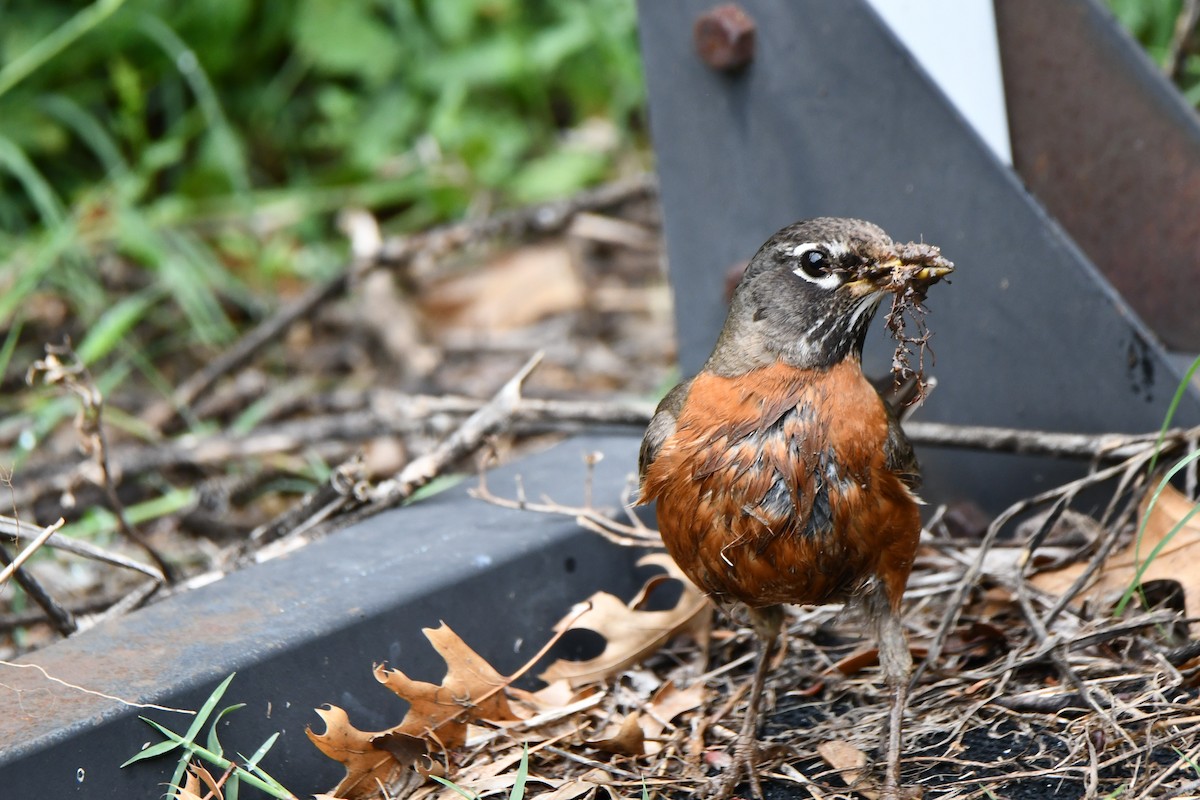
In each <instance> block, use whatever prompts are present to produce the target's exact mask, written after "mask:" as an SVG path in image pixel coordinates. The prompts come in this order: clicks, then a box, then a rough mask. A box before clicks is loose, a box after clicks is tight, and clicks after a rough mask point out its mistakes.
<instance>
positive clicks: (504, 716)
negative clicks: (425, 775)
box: [306, 623, 518, 800]
mask: <svg viewBox="0 0 1200 800" xmlns="http://www.w3.org/2000/svg"><path fill="white" fill-rule="evenodd" d="M423 633H424V634H425V638H427V639H428V640H429V643H430V644H432V645H433V648H434V649H435V650H437V652H438V654H439V655H441V657H442V659H443V660H444V661H445V662H446V677H445V678H444V679H443V680H442V683H441V685H440V686H439V685H435V684H432V683H425V682H424V681H415V680H413V679H412V678H409V677H408V676H407V675H405V674H404V673H403V672H401V671H400V670H388V669H384V668H383V667H382V666H377V667H375V679H376V680H378V681H379V682H380V683H382V684H384V685H385V686H387V687H388V688H389V689H391V690H392V691H393V692H395V693H396V694H397V695H398V696H399V697H401V698H402V699H404V700H407V701H408V703H409V706H410V707H409V710H408V713H407V714H405V716H404V719H403V720H402V721H401V722H400V724H399V725H397V726H396V727H394V728H389V729H388V730H386V731H377V732H374V733H372V732H369V731H360V730H358V729H357V728H355V727H354V726H353V725H351V724H350V720H349V718H348V717H347V716H346V712H345V711H343V710H342V709H340V708H338V707H337V706H330V707H328V708H325V709H317V714H319V715H320V717H321V719H322V720H324V722H325V733H321V734H318V733H315V732H313V730H312V729H311V728H309V729H308V730H307V731H306V733H307V734H308V738H309V739H311V740H312V742H313V744H315V745H316V746H317V747H318V748H319V749H320V750H321V752H323V753H324V754H325V755H327V756H329V757H330V758H332V759H334V760H335V761H339V762H341V763H342V765H343V766H344V767H345V768H346V777H345V778H343V779H342V780H341V781H340V782H339V783H338V785H337V786H336V787H334V789H333V790H332V791H331V792H330V794H332V795H333V796H335V797H339V798H345V800H359V798H366V797H373V796H375V795H376V794H377V793H378V783H377V781H381V782H383V783H384V785H387V784H389V783H392V782H393V781H394V780H395V779H397V778H398V777H400V774H401V772H402V771H403V770H406V769H408V768H410V767H411V766H412V765H413V764H415V763H416V762H417V759H418V758H420V757H421V756H422V755H424V754H425V753H426V752H429V751H430V750H441V749H447V750H449V749H453V748H455V747H459V746H461V745H462V744H463V742H464V741H465V740H466V735H467V725H468V724H470V723H472V722H475V721H479V720H487V721H490V722H507V721H513V720H516V719H518V717H517V716H516V715H515V714H513V712H512V709H511V708H510V707H509V705H508V698H507V697H506V696H505V694H504V689H505V687H506V686H507V685H508V683H509V679H508V678H505V677H504V676H502V675H501V674H500V673H498V672H497V671H496V670H495V669H493V668H492V666H491V665H490V664H488V663H487V661H485V660H484V659H483V658H482V657H481V656H480V655H479V654H478V653H476V652H475V651H474V650H472V649H471V648H470V647H468V646H467V644H466V643H465V642H463V640H462V639H460V638H459V637H458V634H456V633H455V632H454V631H452V630H451V629H450V627H449V626H448V625H446V624H445V623H442V625H441V626H440V627H437V628H425V629H424V631H423Z"/></svg>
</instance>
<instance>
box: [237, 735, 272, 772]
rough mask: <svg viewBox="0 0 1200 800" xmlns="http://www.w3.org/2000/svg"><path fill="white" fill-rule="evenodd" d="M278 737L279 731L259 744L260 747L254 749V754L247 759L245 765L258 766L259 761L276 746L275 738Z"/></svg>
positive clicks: (249, 766)
mask: <svg viewBox="0 0 1200 800" xmlns="http://www.w3.org/2000/svg"><path fill="white" fill-rule="evenodd" d="M278 738H279V734H278V733H273V734H271V737H270V738H269V739H267V740H266V741H265V742H263V743H262V744H261V745H259V748H258V749H257V750H255V751H254V754H253V755H251V756H250V757H249V758H247V759H245V762H246V763H245V766H246V767H248V768H256V767H257V766H258V762H259V761H262V760H263V758H264V757H265V756H266V755H267V753H269V752H270V751H271V748H272V747H274V746H275V740H277V739H278Z"/></svg>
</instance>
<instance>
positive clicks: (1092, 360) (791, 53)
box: [639, 0, 1200, 509]
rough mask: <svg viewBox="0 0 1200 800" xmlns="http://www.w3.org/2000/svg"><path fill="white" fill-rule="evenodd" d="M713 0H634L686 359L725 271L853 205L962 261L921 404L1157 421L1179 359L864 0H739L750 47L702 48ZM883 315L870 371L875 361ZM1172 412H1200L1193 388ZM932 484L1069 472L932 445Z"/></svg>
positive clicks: (1076, 422) (969, 417) (1006, 489)
mask: <svg viewBox="0 0 1200 800" xmlns="http://www.w3.org/2000/svg"><path fill="white" fill-rule="evenodd" d="M711 5H712V4H711V3H709V2H707V1H706V0H642V2H641V3H640V5H639V13H640V23H641V37H642V52H643V54H644V59H645V68H646V78H647V83H648V86H649V91H650V123H651V133H652V135H653V138H654V142H655V145H656V154H657V159H658V172H659V176H660V180H661V192H662V200H663V213H664V221H665V225H666V236H667V249H668V255H669V262H670V270H671V280H672V285H673V288H674V292H675V300H676V307H677V309H678V312H677V325H678V330H679V340H680V358H681V362H682V367H683V370H684V372H685V373H691V372H693V371H694V370H696V369H697V368H698V367H699V366H700V364H701V362H702V361H703V359H704V357H705V356H706V355H707V353H708V351H709V349H710V348H711V347H712V344H713V341H714V340H715V338H716V334H717V331H718V329H719V327H720V324H721V320H722V318H723V316H724V311H725V307H724V300H723V297H722V288H723V283H724V275H725V271H726V270H727V269H728V267H729V266H730V265H731V264H733V263H735V262H738V261H741V260H744V259H747V258H749V257H750V255H751V254H753V253H754V251H755V249H756V248H757V247H758V245H759V244H761V243H762V242H763V241H764V240H765V239H766V237H767V236H769V235H770V234H771V233H773V232H774V231H775V230H776V229H777V228H779V227H781V226H782V225H785V224H787V223H789V222H792V221H793V220H796V219H799V218H803V217H811V216H818V215H842V216H857V217H863V218H866V219H870V220H873V221H875V222H878V223H879V224H881V225H882V226H883V227H884V228H885V229H886V230H888V231H889V232H890V233H891V234H892V235H893V236H895V237H897V238H903V239H906V240H908V239H912V240H924V241H927V242H933V243H935V244H938V245H940V246H941V247H942V249H943V252H944V253H945V254H946V256H947V257H949V258H950V259H952V260H953V261H954V262H955V263H956V264H957V265H958V271H957V272H955V274H954V276H953V285H951V286H937V287H935V288H934V289H933V291H932V292H930V298H929V302H928V305H929V307H930V309H931V314H930V316H929V323H930V327H931V328H932V329H933V331H934V332H935V336H934V338H933V341H932V346H933V350H934V351H935V352H936V356H937V361H936V366H935V367H934V368H933V369H932V373H933V374H934V375H935V376H937V377H938V379H939V381H940V383H939V385H938V387H937V390H936V391H935V392H934V393H933V394H932V396H931V397H930V399H929V401H928V403H927V405H926V406H925V407H924V408H923V409H922V410H921V411H920V412H919V414H920V415H921V416H922V418H925V419H933V420H938V421H943V422H957V423H972V424H985V425H1004V426H1013V427H1027V428H1041V429H1047V430H1063V431H1080V432H1099V431H1144V430H1152V429H1154V428H1156V427H1157V426H1158V425H1159V424H1160V423H1161V421H1162V417H1163V414H1164V412H1165V410H1166V408H1167V404H1168V402H1169V401H1170V398H1171V395H1172V393H1173V392H1174V389H1175V387H1176V385H1177V382H1178V379H1179V372H1178V368H1177V366H1176V365H1174V364H1172V363H1171V362H1170V361H1169V360H1168V359H1167V357H1166V356H1165V354H1164V351H1163V349H1162V347H1161V346H1160V345H1159V344H1158V342H1157V340H1156V339H1155V337H1154V336H1153V334H1151V333H1150V332H1149V330H1148V329H1147V328H1146V327H1145V325H1143V324H1142V322H1141V321H1139V320H1138V318H1137V316H1136V315H1135V314H1134V313H1133V312H1132V311H1131V310H1130V309H1129V307H1128V306H1127V305H1126V303H1125V302H1124V301H1123V300H1122V299H1121V298H1120V297H1119V296H1118V294H1117V292H1116V291H1114V290H1113V288H1112V287H1111V286H1110V285H1109V284H1108V283H1107V281H1105V280H1104V278H1103V277H1102V276H1101V275H1100V273H1099V272H1098V271H1097V270H1096V269H1095V267H1093V266H1092V264H1091V262H1089V261H1088V259H1087V258H1086V257H1085V256H1084V254H1083V253H1082V252H1081V251H1080V249H1079V248H1077V247H1076V246H1075V244H1074V242H1072V241H1071V239H1070V238H1068V236H1067V235H1066V234H1065V233H1064V232H1063V230H1062V229H1061V228H1059V226H1058V225H1057V224H1056V223H1055V222H1054V220H1053V219H1051V218H1050V217H1049V216H1048V215H1047V214H1046V212H1045V211H1044V210H1043V209H1042V207H1041V206H1039V205H1038V203H1037V202H1036V201H1035V200H1034V199H1033V198H1032V197H1031V196H1030V195H1029V194H1028V193H1027V192H1026V191H1025V189H1024V187H1022V186H1021V184H1020V182H1019V181H1018V180H1017V178H1016V176H1015V174H1014V173H1013V172H1012V171H1011V170H1010V169H1008V168H1007V167H1005V166H1004V165H1002V164H1000V163H999V162H997V161H996V160H995V158H994V157H993V156H992V154H991V153H990V152H989V151H988V149H987V147H986V146H985V145H984V143H983V142H982V141H981V140H980V139H979V138H978V137H977V136H976V135H975V133H974V132H973V131H972V130H971V129H970V128H969V127H968V126H967V124H966V123H965V122H964V120H963V119H962V118H961V117H960V116H959V114H958V113H957V112H956V111H955V110H954V109H953V108H952V107H950V106H949V105H948V104H947V102H946V100H945V99H944V97H943V96H942V95H941V93H940V92H939V91H938V90H937V89H936V88H935V87H934V86H933V85H932V84H931V83H930V82H929V80H928V78H927V77H926V76H925V74H924V73H923V72H922V71H921V70H920V68H919V67H918V66H917V65H916V64H915V63H914V62H913V59H912V58H911V56H910V55H909V53H908V52H907V51H906V50H905V49H904V47H903V46H901V45H900V44H899V43H898V42H897V41H896V40H895V38H894V37H893V36H892V35H891V32H890V31H889V30H888V29H887V28H886V26H884V25H883V23H882V22H881V21H880V20H879V18H878V17H877V16H876V15H875V14H874V12H873V11H872V10H871V9H870V8H869V7H868V6H867V5H866V4H865V3H864V2H862V0H746V2H743V3H741V7H742V8H743V9H744V11H745V12H746V14H747V15H748V16H749V17H750V18H751V19H752V20H753V21H754V23H755V25H756V41H755V55H754V58H753V60H752V61H751V62H750V63H749V64H747V65H746V66H744V67H743V68H742V69H741V70H740V71H737V72H733V73H730V72H719V71H716V70H714V69H712V68H711V67H709V66H708V65H706V64H705V63H704V62H703V61H702V60H701V59H700V58H699V57H698V56H697V54H696V52H695V49H694V45H693V38H692V37H693V31H692V25H693V21H694V20H695V19H696V18H697V16H698V15H699V14H701V13H703V12H705V11H706V10H708V9H709V8H710V6H711ZM889 354H890V342H888V341H886V340H885V338H884V335H883V334H882V332H881V331H880V330H876V331H875V335H874V336H873V337H872V341H871V344H870V347H869V350H868V353H867V359H866V364H867V368H868V371H869V372H873V373H875V374H883V373H886V372H887V370H888V367H889V364H890V358H889ZM1181 413H1182V416H1181V418H1180V422H1181V423H1185V422H1196V421H1200V402H1198V401H1197V398H1196V397H1195V396H1194V395H1190V396H1188V397H1187V398H1186V400H1185V402H1184V407H1183V408H1182V409H1181ZM921 455H922V458H923V460H924V462H925V465H926V468H925V472H926V479H927V480H926V487H927V488H926V492H925V493H926V495H927V496H928V497H929V498H931V499H935V500H939V501H940V500H951V499H955V498H967V499H971V500H975V501H977V502H982V503H983V504H984V505H986V506H987V507H989V508H991V509H997V508H998V507H1001V506H1003V505H1006V504H1007V503H1008V502H1010V501H1012V500H1014V499H1016V498H1018V497H1021V496H1025V495H1028V494H1030V493H1031V492H1033V491H1035V490H1037V489H1038V488H1045V487H1047V486H1048V485H1051V484H1052V482H1054V481H1060V480H1065V479H1066V478H1067V477H1070V476H1071V475H1072V474H1074V470H1075V469H1077V468H1075V467H1068V466H1065V465H1061V464H1055V463H1052V462H1048V461H1046V460H1044V459H1037V458H1027V457H998V456H988V455H979V454H972V453H952V452H939V451H935V450H929V449H926V450H925V451H924V452H923V453H922V454H921Z"/></svg>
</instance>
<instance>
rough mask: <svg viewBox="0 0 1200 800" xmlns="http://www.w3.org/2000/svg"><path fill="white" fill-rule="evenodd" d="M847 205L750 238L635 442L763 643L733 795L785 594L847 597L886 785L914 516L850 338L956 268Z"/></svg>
mask: <svg viewBox="0 0 1200 800" xmlns="http://www.w3.org/2000/svg"><path fill="white" fill-rule="evenodd" d="M953 268H954V267H953V265H952V264H951V263H950V262H949V261H947V260H946V259H945V258H943V257H942V256H941V254H940V252H939V251H938V249H937V248H935V247H932V246H930V245H924V244H896V243H893V242H892V240H891V239H890V238H889V237H888V235H887V234H886V233H884V232H883V231H882V230H881V229H880V228H879V227H877V226H875V225H872V224H871V223H869V222H863V221H861V220H854V219H836V218H820V219H811V220H806V221H802V222H797V223H795V224H794V225H790V226H788V227H786V228H784V229H783V230H781V231H779V232H778V233H776V234H775V235H774V236H772V237H771V238H770V239H769V240H767V242H766V244H764V245H763V246H762V248H761V249H759V251H758V253H757V254H756V255H755V256H754V258H753V259H752V260H751V262H750V265H749V266H748V267H747V268H746V272H745V274H744V276H743V277H742V279H741V282H740V283H739V284H738V286H737V289H736V290H735V291H734V295H733V299H732V301H731V303H730V309H729V316H728V318H727V319H726V321H725V326H724V328H723V329H722V331H721V335H720V337H719V339H718V340H717V344H716V348H715V349H714V350H713V353H712V355H711V356H709V358H708V361H707V362H705V364H704V367H703V368H702V369H701V370H700V372H699V373H698V374H697V375H696V376H695V377H693V378H691V379H690V380H687V381H684V382H683V383H680V384H679V385H678V386H676V387H675V388H674V389H672V390H671V392H670V393H668V394H667V396H666V397H665V398H664V399H663V401H662V402H661V403H660V404H659V406H658V409H657V411H656V412H655V414H654V417H653V418H652V419H651V421H650V425H649V427H648V428H647V430H646V435H645V438H644V439H643V441H642V448H641V454H640V458H639V471H640V477H641V502H645V503H648V502H650V501H655V502H656V503H657V517H658V527H659V532H660V533H661V534H662V539H663V542H664V544H665V545H666V548H667V551H668V552H669V553H670V554H671V557H672V558H674V559H675V561H676V562H678V564H679V566H680V567H681V568H682V569H683V571H684V572H685V573H686V574H687V575H688V577H689V578H690V579H691V580H692V581H693V582H694V583H695V584H696V585H697V586H698V587H700V589H701V590H702V591H704V592H706V593H707V594H708V595H709V596H710V597H712V599H713V600H714V601H715V602H716V603H717V604H718V605H719V606H722V607H724V608H726V609H729V608H731V607H734V606H737V605H742V606H745V607H746V608H748V609H749V613H750V618H751V621H752V623H753V628H754V630H755V633H756V634H757V635H758V637H759V638H760V640H761V645H760V653H759V657H758V662H757V668H756V670H755V673H754V679H753V683H752V684H751V689H750V697H749V704H748V707H747V710H746V717H745V720H744V722H743V725H742V730H741V733H740V735H739V737H738V739H737V743H736V745H735V747H734V753H733V755H734V764H733V766H732V767H731V768H730V769H728V770H727V771H726V772H725V774H724V775H723V776H721V777H720V778H719V779H718V780H717V781H715V782H714V786H713V787H712V788H713V791H714V793H715V794H717V795H719V796H728V795H729V794H730V793H731V792H732V791H733V789H734V787H735V786H736V785H737V783H738V782H739V781H740V780H741V777H740V776H741V775H742V774H743V773H744V774H745V777H746V778H747V779H748V780H749V782H750V786H751V790H752V791H753V792H754V794H755V795H756V796H759V797H761V787H760V785H759V781H758V776H757V773H756V770H755V762H756V759H757V752H758V750H757V742H756V731H757V725H758V704H759V697H760V695H761V693H762V686H763V680H764V677H765V675H766V671H767V665H768V663H769V661H770V658H771V654H772V650H773V649H774V647H775V644H776V641H777V639H778V635H779V630H780V627H781V623H782V620H783V612H782V606H781V604H783V603H796V604H822V603H832V602H848V603H854V604H856V605H858V606H859V607H861V608H862V609H863V610H864V611H865V614H866V616H867V618H868V619H869V620H870V621H871V622H872V624H873V627H874V630H875V635H876V639H877V642H878V645H879V660H880V665H881V667H882V670H883V673H884V675H885V676H886V679H887V682H888V684H889V686H890V688H891V695H892V707H891V714H890V717H889V727H888V737H887V748H886V749H887V758H888V763H887V772H886V777H885V786H884V796H885V797H887V798H896V797H898V793H899V776H900V768H899V767H900V724H901V718H902V715H903V709H904V704H905V702H906V692H907V683H908V680H907V679H908V675H909V672H910V670H911V668H912V659H911V657H910V655H909V651H908V642H907V639H906V638H905V634H904V630H903V627H902V626H901V623H900V618H899V615H898V611H899V608H900V600H901V597H902V595H903V594H904V587H905V584H906V583H907V582H908V575H909V572H910V571H911V569H912V564H913V557H914V555H915V553H916V549H917V540H918V538H919V535H920V531H921V518H920V514H919V511H918V504H919V502H920V501H919V500H918V499H917V497H916V495H915V494H914V492H915V490H916V489H917V487H918V485H919V483H920V477H919V474H918V466H917V462H916V458H915V457H914V455H913V450H912V446H911V444H910V443H909V441H908V439H907V438H906V437H905V435H904V431H903V430H901V428H900V425H899V423H898V422H897V420H896V417H895V415H894V414H893V413H892V411H891V410H890V409H889V408H888V406H887V405H886V404H885V403H884V402H883V400H882V399H881V398H880V396H879V394H878V392H876V390H875V389H874V388H873V387H872V385H871V384H870V383H869V382H868V381H867V380H866V378H865V377H864V376H863V373H862V368H861V365H860V364H861V359H862V349H863V342H864V340H865V337H866V333H867V328H868V326H869V325H870V322H871V319H872V318H873V317H874V315H875V311H876V309H877V308H878V307H879V303H880V301H881V300H882V299H883V297H884V296H885V295H887V294H889V293H899V294H902V295H905V296H906V297H907V298H908V299H907V301H906V302H909V303H911V302H913V297H914V296H915V298H916V300H917V301H919V300H920V299H923V298H924V296H925V290H927V289H928V287H929V286H930V285H932V284H933V283H935V282H937V281H938V280H939V279H940V278H941V277H942V276H944V275H946V274H948V273H949V272H951V271H952V270H953Z"/></svg>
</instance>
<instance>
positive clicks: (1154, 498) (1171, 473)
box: [1116, 450, 1200, 614]
mask: <svg viewBox="0 0 1200 800" xmlns="http://www.w3.org/2000/svg"><path fill="white" fill-rule="evenodd" d="M1197 459H1200V450H1197V451H1196V452H1194V453H1189V454H1188V456H1187V457H1186V458H1182V459H1180V460H1179V461H1178V462H1176V464H1175V465H1174V466H1172V467H1171V468H1170V469H1169V470H1167V474H1166V475H1164V476H1163V478H1162V480H1161V481H1159V483H1158V486H1157V487H1156V488H1155V490H1154V494H1152V495H1151V496H1150V502H1149V503H1147V504H1146V511H1145V513H1144V514H1143V515H1142V521H1141V523H1140V524H1139V525H1138V532H1137V546H1136V547H1135V548H1134V553H1135V561H1140V558H1141V553H1140V550H1141V544H1142V537H1143V536H1144V535H1145V533H1146V525H1147V524H1149V522H1150V514H1151V512H1152V511H1153V510H1154V507H1155V505H1157V504H1158V498H1159V497H1160V496H1161V495H1162V493H1163V492H1164V491H1166V488H1167V486H1169V485H1170V483H1171V479H1172V478H1173V477H1175V475H1176V474H1177V473H1178V472H1179V471H1180V470H1182V469H1183V468H1184V467H1186V466H1187V465H1188V464H1190V463H1192V462H1193V461H1195V460H1197ZM1198 509H1200V505H1197V506H1196V507H1195V508H1193V509H1192V510H1191V511H1190V512H1188V513H1187V515H1185V516H1184V518H1183V519H1182V520H1181V521H1180V522H1179V523H1177V524H1176V525H1175V527H1174V528H1172V529H1171V530H1170V531H1169V532H1168V533H1167V535H1166V536H1164V537H1163V540H1162V541H1161V542H1159V543H1158V545H1157V546H1155V548H1154V549H1153V550H1152V551H1151V553H1150V555H1149V556H1148V557H1147V559H1146V560H1145V561H1142V562H1141V563H1139V564H1138V568H1137V572H1136V573H1135V574H1134V576H1133V579H1132V580H1131V581H1130V582H1129V586H1128V587H1126V589H1125V592H1124V593H1123V594H1122V595H1121V599H1120V600H1119V601H1117V605H1116V613H1118V614H1122V613H1124V612H1125V607H1126V606H1128V605H1129V601H1130V600H1131V599H1132V598H1133V593H1134V592H1136V591H1137V590H1138V588H1139V587H1140V586H1141V581H1142V575H1144V574H1145V573H1146V570H1147V569H1149V568H1150V565H1151V564H1152V563H1154V557H1155V556H1157V555H1158V553H1159V552H1160V551H1161V550H1162V548H1163V547H1164V546H1165V545H1166V544H1167V542H1169V541H1170V540H1171V538H1172V537H1173V536H1174V535H1175V534H1176V532H1177V531H1178V530H1180V529H1181V528H1182V526H1183V525H1184V524H1185V523H1186V522H1187V521H1188V520H1189V519H1191V518H1192V515H1194V514H1195V513H1196V511H1197V510H1198Z"/></svg>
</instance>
